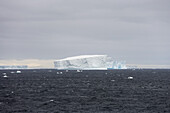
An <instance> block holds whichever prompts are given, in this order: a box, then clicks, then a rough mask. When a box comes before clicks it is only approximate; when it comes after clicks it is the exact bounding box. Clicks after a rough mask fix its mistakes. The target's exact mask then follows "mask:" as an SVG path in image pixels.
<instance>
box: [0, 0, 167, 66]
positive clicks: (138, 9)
mask: <svg viewBox="0 0 170 113" xmlns="http://www.w3.org/2000/svg"><path fill="white" fill-rule="evenodd" d="M84 54H107V55H109V56H111V57H113V58H115V59H123V60H126V61H127V63H131V64H158V65H161V64H167V65H170V0H0V60H9V59H59V58H64V57H68V56H74V55H84Z"/></svg>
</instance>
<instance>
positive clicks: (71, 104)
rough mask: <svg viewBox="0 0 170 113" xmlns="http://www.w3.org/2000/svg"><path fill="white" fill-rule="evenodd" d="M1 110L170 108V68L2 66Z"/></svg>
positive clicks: (122, 112)
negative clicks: (8, 68) (26, 67)
mask: <svg viewBox="0 0 170 113" xmlns="http://www.w3.org/2000/svg"><path fill="white" fill-rule="evenodd" d="M0 113H170V70H169V69H138V70H130V69H127V70H105V71H100V70H90V71H82V72H81V71H74V70H72V71H67V70H55V69H27V70H20V71H17V70H0Z"/></svg>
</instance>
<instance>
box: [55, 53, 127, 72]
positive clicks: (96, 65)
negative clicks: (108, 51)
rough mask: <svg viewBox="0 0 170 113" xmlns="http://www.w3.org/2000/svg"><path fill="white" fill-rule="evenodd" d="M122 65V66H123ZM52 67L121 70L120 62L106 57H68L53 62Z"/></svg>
mask: <svg viewBox="0 0 170 113" xmlns="http://www.w3.org/2000/svg"><path fill="white" fill-rule="evenodd" d="M123 65H124V64H123ZM54 67H55V68H57V69H69V70H70V69H83V70H89V69H94V70H95V69H102V70H106V69H122V68H126V66H122V64H121V63H120V62H115V61H113V59H112V58H111V57H108V56H107V55H82V56H75V57H68V58H65V59H60V60H56V61H54Z"/></svg>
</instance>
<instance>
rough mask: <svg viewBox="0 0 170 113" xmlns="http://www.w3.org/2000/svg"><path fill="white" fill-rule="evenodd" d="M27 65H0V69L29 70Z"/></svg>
mask: <svg viewBox="0 0 170 113" xmlns="http://www.w3.org/2000/svg"><path fill="white" fill-rule="evenodd" d="M27 68H28V66H27V65H0V69H27Z"/></svg>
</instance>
